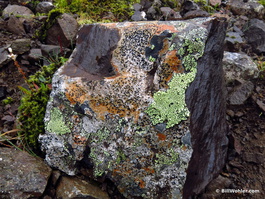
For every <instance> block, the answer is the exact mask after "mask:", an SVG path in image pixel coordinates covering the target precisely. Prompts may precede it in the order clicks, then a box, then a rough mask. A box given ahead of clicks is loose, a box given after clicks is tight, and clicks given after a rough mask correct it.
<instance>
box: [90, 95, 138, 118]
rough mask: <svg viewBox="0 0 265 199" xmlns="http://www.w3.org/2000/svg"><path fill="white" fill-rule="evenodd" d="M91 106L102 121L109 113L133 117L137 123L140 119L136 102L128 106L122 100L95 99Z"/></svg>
mask: <svg viewBox="0 0 265 199" xmlns="http://www.w3.org/2000/svg"><path fill="white" fill-rule="evenodd" d="M89 106H90V107H91V109H92V110H93V111H94V112H95V113H96V114H97V116H98V117H99V118H100V119H101V120H104V119H105V115H106V114H108V113H110V114H113V115H119V116H120V117H133V118H134V120H135V122H137V120H138V118H139V111H138V110H137V108H138V105H137V104H136V102H134V103H132V104H126V103H124V102H123V101H122V100H120V99H109V98H103V99H99V98H93V99H91V100H90V101H89Z"/></svg>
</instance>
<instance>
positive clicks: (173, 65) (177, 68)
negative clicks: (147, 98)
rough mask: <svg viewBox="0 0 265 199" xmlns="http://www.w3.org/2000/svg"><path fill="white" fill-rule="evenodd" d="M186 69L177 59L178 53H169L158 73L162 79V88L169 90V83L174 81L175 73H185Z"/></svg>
mask: <svg viewBox="0 0 265 199" xmlns="http://www.w3.org/2000/svg"><path fill="white" fill-rule="evenodd" d="M183 72H184V68H183V66H182V65H181V61H180V60H179V58H178V57H177V51H176V50H172V51H169V52H167V54H166V55H165V57H164V59H163V63H162V67H161V69H160V71H158V75H159V77H160V82H159V83H160V86H161V87H162V88H168V85H167V84H168V82H169V81H170V80H171V79H172V77H173V74H174V73H183Z"/></svg>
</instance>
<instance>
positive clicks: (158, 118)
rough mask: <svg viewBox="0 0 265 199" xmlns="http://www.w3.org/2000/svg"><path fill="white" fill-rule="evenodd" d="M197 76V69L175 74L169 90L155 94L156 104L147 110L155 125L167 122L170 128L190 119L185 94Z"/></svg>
mask: <svg viewBox="0 0 265 199" xmlns="http://www.w3.org/2000/svg"><path fill="white" fill-rule="evenodd" d="M195 75H196V69H193V71H192V72H190V73H187V74H185V73H184V74H181V73H178V74H175V75H174V76H173V78H172V80H171V81H170V83H169V89H168V90H166V91H158V92H156V93H155V94H154V103H152V104H151V105H150V106H149V107H148V109H147V110H146V113H147V114H148V115H149V116H150V117H151V120H152V123H153V125H156V124H158V123H164V122H166V123H167V128H170V127H172V126H174V125H175V124H178V123H179V122H180V121H182V120H186V119H187V117H189V110H188V108H187V106H186V103H185V92H186V89H187V88H188V86H189V84H190V83H191V82H192V81H193V80H194V78H195Z"/></svg>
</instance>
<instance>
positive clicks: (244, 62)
mask: <svg viewBox="0 0 265 199" xmlns="http://www.w3.org/2000/svg"><path fill="white" fill-rule="evenodd" d="M223 69H224V74H225V79H226V82H227V84H229V83H230V82H234V81H236V79H237V78H240V79H243V80H252V79H255V78H257V77H258V76H259V70H258V67H257V65H256V64H255V63H254V62H253V60H252V59H251V57H249V56H248V55H247V54H245V53H234V52H227V51H225V52H224V58H223Z"/></svg>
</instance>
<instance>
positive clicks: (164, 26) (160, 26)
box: [155, 24, 177, 34]
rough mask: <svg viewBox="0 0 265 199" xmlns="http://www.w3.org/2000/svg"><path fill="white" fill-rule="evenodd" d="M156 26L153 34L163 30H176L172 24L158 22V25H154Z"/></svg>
mask: <svg viewBox="0 0 265 199" xmlns="http://www.w3.org/2000/svg"><path fill="white" fill-rule="evenodd" d="M156 27H157V30H156V33H155V34H161V33H162V32H164V31H165V30H168V31H170V32H177V31H176V28H175V27H174V26H172V25H165V24H159V25H156Z"/></svg>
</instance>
